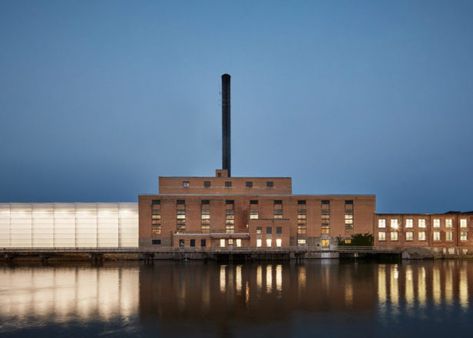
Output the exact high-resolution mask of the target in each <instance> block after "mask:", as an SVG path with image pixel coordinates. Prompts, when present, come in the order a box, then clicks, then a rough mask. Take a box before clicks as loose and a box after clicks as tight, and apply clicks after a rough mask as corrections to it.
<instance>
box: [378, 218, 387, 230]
mask: <svg viewBox="0 0 473 338" xmlns="http://www.w3.org/2000/svg"><path fill="white" fill-rule="evenodd" d="M378 228H386V220H385V219H384V218H381V219H379V220H378Z"/></svg>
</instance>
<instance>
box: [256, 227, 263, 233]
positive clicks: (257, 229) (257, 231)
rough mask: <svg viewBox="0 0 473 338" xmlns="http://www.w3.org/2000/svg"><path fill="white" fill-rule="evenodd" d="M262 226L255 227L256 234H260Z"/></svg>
mask: <svg viewBox="0 0 473 338" xmlns="http://www.w3.org/2000/svg"><path fill="white" fill-rule="evenodd" d="M262 230H263V228H262V227H256V234H257V235H261V233H262V232H263V231H262Z"/></svg>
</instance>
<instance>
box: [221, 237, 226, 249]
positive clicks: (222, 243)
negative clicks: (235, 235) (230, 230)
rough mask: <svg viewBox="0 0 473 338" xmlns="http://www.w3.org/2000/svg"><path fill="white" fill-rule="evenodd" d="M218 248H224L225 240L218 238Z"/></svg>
mask: <svg viewBox="0 0 473 338" xmlns="http://www.w3.org/2000/svg"><path fill="white" fill-rule="evenodd" d="M220 247H221V248H224V247H225V239H224V238H220Z"/></svg>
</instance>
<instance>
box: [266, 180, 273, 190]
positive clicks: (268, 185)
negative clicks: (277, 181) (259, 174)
mask: <svg viewBox="0 0 473 338" xmlns="http://www.w3.org/2000/svg"><path fill="white" fill-rule="evenodd" d="M266 187H268V188H272V187H274V182H273V181H268V182H266Z"/></svg>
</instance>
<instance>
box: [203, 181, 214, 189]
mask: <svg viewBox="0 0 473 338" xmlns="http://www.w3.org/2000/svg"><path fill="white" fill-rule="evenodd" d="M211 185H212V183H210V181H204V188H210V186H211Z"/></svg>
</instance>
